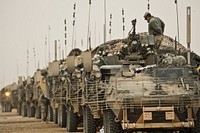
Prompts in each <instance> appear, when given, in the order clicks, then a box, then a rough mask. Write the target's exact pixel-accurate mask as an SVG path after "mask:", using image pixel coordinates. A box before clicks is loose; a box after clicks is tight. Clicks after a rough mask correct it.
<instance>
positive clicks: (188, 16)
mask: <svg viewBox="0 0 200 133" xmlns="http://www.w3.org/2000/svg"><path fill="white" fill-rule="evenodd" d="M186 13H187V51H188V52H187V60H188V65H190V64H191V61H190V43H191V7H190V6H188V7H187V12H186Z"/></svg>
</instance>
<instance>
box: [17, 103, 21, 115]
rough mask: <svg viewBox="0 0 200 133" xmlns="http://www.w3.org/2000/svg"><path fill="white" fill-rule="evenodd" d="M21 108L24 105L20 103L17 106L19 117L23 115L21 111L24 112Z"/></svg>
mask: <svg viewBox="0 0 200 133" xmlns="http://www.w3.org/2000/svg"><path fill="white" fill-rule="evenodd" d="M21 108H22V103H21V102H19V103H18V106H17V112H18V114H19V115H21V114H22V113H21V111H22V110H21Z"/></svg>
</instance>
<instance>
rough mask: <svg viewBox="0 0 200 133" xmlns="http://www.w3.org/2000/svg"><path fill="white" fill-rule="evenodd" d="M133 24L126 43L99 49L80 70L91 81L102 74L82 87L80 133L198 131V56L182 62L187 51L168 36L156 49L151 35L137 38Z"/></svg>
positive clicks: (199, 84) (199, 86)
mask: <svg viewBox="0 0 200 133" xmlns="http://www.w3.org/2000/svg"><path fill="white" fill-rule="evenodd" d="M132 22H133V32H132V33H131V34H129V36H128V38H127V39H122V40H113V41H110V42H108V43H106V44H103V45H101V46H100V47H98V48H97V49H96V50H94V51H93V52H91V55H92V53H96V54H95V55H94V56H93V58H92V61H91V62H89V63H88V64H87V65H84V69H85V71H86V72H89V75H90V76H91V75H92V73H94V72H97V73H98V72H100V74H98V75H100V77H99V79H100V80H97V79H96V78H93V79H94V80H92V79H91V78H90V80H87V82H86V84H85V87H84V89H85V90H84V93H83V94H84V95H83V97H84V98H85V101H83V105H84V106H85V107H86V110H84V113H83V121H84V132H85V133H88V132H95V131H96V128H97V127H96V126H101V125H102V128H104V132H106V133H122V132H133V131H150V132H151V131H154V130H170V131H179V132H195V130H196V132H199V130H200V129H199V121H198V119H199V117H200V115H199V112H200V110H199V107H200V106H199V105H200V104H199V103H200V102H199V100H200V99H199V98H200V95H199V89H200V81H199V79H200V73H199V69H200V67H199V61H200V57H199V56H198V55H196V54H194V56H187V57H190V58H187V59H186V58H185V57H184V55H185V53H188V52H187V49H186V48H185V47H183V45H181V44H179V43H177V42H176V41H174V40H173V39H171V38H169V37H164V38H163V39H162V43H160V44H157V43H155V42H154V36H151V35H146V34H144V33H142V34H135V23H136V20H134V21H132ZM177 48H178V49H179V52H177ZM189 54H190V53H189ZM85 60H87V56H86V57H83V64H84V61H85ZM190 60H192V61H193V62H192V63H191V62H190ZM88 65H89V66H90V69H89V71H87V70H88V69H87V67H86V66H88ZM94 65H96V67H97V68H98V70H99V71H95V70H94ZM96 70H97V69H96ZM93 77H94V76H93Z"/></svg>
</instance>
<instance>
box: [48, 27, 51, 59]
mask: <svg viewBox="0 0 200 133" xmlns="http://www.w3.org/2000/svg"><path fill="white" fill-rule="evenodd" d="M50 30H51V28H50V25H49V28H48V36H49V41H48V54H49V62H50V61H51V54H50V50H51V49H50Z"/></svg>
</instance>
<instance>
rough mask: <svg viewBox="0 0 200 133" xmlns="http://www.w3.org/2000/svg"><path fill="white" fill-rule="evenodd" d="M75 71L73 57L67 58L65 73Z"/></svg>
mask: <svg viewBox="0 0 200 133" xmlns="http://www.w3.org/2000/svg"><path fill="white" fill-rule="evenodd" d="M74 70H75V56H68V57H67V71H68V72H69V73H72V72H73V71H74Z"/></svg>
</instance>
